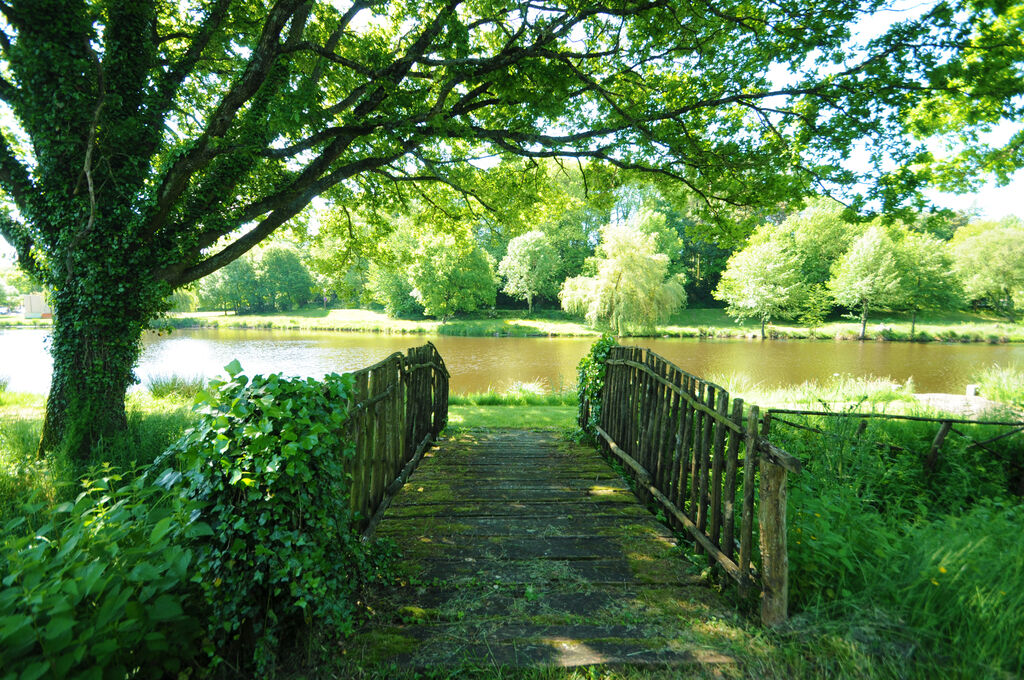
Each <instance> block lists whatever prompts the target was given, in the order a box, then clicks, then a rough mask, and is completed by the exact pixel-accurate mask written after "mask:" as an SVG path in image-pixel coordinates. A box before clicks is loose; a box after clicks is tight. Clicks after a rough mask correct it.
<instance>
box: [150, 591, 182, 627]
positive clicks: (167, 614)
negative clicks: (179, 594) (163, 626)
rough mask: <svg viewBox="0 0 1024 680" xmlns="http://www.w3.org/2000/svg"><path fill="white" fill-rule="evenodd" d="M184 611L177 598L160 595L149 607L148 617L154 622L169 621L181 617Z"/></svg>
mask: <svg viewBox="0 0 1024 680" xmlns="http://www.w3.org/2000/svg"><path fill="white" fill-rule="evenodd" d="M182 614H184V611H183V610H182V608H181V604H180V603H179V602H178V600H177V598H175V597H172V596H171V595H166V594H164V595H161V596H160V597H158V598H157V599H156V601H155V602H153V603H152V604H151V605H150V606H149V616H150V618H152V619H153V620H154V621H169V620H171V619H176V618H179V617H181V616H182Z"/></svg>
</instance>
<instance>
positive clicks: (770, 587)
mask: <svg viewBox="0 0 1024 680" xmlns="http://www.w3.org/2000/svg"><path fill="white" fill-rule="evenodd" d="M771 427H772V414H771V411H769V412H767V413H765V414H764V422H763V423H762V427H761V431H762V434H763V435H764V436H767V434H768V433H769V432H770V431H771ZM758 444H760V441H759V442H758ZM756 455H757V459H758V467H759V469H760V472H761V484H760V488H759V492H760V498H759V499H758V504H757V520H758V525H759V527H760V532H761V534H760V547H761V623H762V624H764V625H766V626H770V627H774V626H780V625H782V624H784V623H785V622H786V620H787V619H788V618H789V549H788V547H787V545H786V495H787V493H786V491H787V487H786V484H787V479H788V476H789V473H788V472H786V468H784V467H782V466H780V465H776V464H774V463H772V462H769V461H768V459H767V458H766V457H765V456H764V455H761V453H760V446H758V447H757V451H756Z"/></svg>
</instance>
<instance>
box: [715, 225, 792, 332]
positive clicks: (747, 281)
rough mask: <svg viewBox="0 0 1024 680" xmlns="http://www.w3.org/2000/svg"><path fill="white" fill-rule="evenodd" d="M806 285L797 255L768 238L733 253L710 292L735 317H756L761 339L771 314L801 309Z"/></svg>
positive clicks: (778, 241) (785, 314)
mask: <svg viewBox="0 0 1024 680" xmlns="http://www.w3.org/2000/svg"><path fill="white" fill-rule="evenodd" d="M806 289H807V285H806V284H805V283H804V282H803V279H802V277H801V276H800V262H799V259H798V258H797V256H796V255H794V254H793V253H791V252H789V251H788V250H786V248H785V247H784V244H783V243H782V242H781V241H780V240H779V239H772V240H769V241H762V242H761V243H755V244H753V245H750V246H747V247H746V248H744V249H743V250H740V251H739V252H737V253H734V254H733V256H732V257H730V258H729V264H728V265H727V266H726V269H725V272H724V273H723V274H722V278H721V279H720V280H719V283H718V288H717V289H716V290H715V293H714V295H715V297H716V298H717V299H719V300H723V301H725V303H726V304H727V305H728V306H727V307H726V308H725V311H726V313H727V314H728V315H729V316H731V317H733V318H735V319H736V320H737V321H741V320H743V319H746V318H748V317H754V318H756V319H758V320H760V322H761V339H762V340H764V326H765V324H766V323H768V322H770V321H771V320H772V318H775V317H790V318H791V317H794V316H796V315H797V314H798V313H799V312H800V311H801V303H802V302H803V301H804V298H805V293H806Z"/></svg>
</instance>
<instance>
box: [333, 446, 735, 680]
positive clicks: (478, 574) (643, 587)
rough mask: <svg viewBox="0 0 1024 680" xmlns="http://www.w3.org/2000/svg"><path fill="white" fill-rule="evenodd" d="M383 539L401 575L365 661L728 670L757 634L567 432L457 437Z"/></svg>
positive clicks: (401, 500) (376, 601) (430, 465)
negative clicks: (736, 651) (746, 629)
mask: <svg viewBox="0 0 1024 680" xmlns="http://www.w3.org/2000/svg"><path fill="white" fill-rule="evenodd" d="M377 533H378V535H379V536H387V537H390V538H392V539H393V540H394V541H395V542H396V543H397V545H398V548H399V551H400V552H401V553H402V555H403V557H402V558H401V560H400V571H401V579H400V582H401V584H402V585H400V586H397V587H392V588H387V589H384V588H381V589H377V590H375V591H373V592H372V593H370V594H369V597H368V604H369V605H370V607H371V609H372V610H373V611H374V612H375V613H376V614H375V618H374V619H372V620H371V622H370V623H369V624H368V626H367V627H366V628H365V629H364V630H362V631H361V632H359V633H358V634H357V635H356V636H355V637H354V638H353V640H352V642H351V644H350V645H349V646H348V648H347V649H346V655H348V658H349V659H352V660H353V661H356V662H359V663H374V662H381V663H385V664H397V665H398V666H399V667H413V668H427V667H434V666H464V665H467V664H469V665H475V666H480V665H487V666H491V665H494V666H519V667H524V666H579V665H592V664H615V665H643V666H665V665H668V666H673V667H677V668H678V667H679V666H691V667H693V670H698V669H704V670H708V669H709V668H717V669H719V670H724V668H723V665H724V667H732V665H733V662H732V659H731V658H730V656H729V655H728V649H729V648H730V647H731V646H733V645H735V644H736V643H737V636H739V637H741V638H742V637H744V635H743V634H741V628H742V627H743V626H742V624H741V623H739V621H738V619H737V616H736V614H735V608H734V607H733V606H732V605H730V604H729V603H727V602H725V601H724V600H723V599H722V598H721V597H720V596H719V595H718V594H716V593H715V592H714V591H712V590H711V589H710V588H709V587H707V586H706V585H704V583H703V581H701V579H700V576H699V575H700V571H701V566H700V565H699V564H698V563H696V562H695V561H688V560H686V559H685V557H684V556H683V554H682V552H681V549H680V548H679V547H677V545H676V541H675V539H674V538H673V537H672V535H671V533H670V532H669V531H668V530H667V529H666V528H665V527H664V526H662V525H661V524H660V523H659V522H658V521H657V520H656V519H655V518H654V517H653V516H652V515H651V514H650V513H649V512H648V511H647V510H646V509H645V508H644V507H642V506H641V505H640V504H639V503H638V502H637V501H636V499H635V497H634V496H633V494H632V493H631V492H630V491H629V489H628V488H627V487H626V485H625V484H624V483H623V482H622V480H621V479H620V478H619V477H618V475H616V474H615V473H614V471H613V470H612V469H611V468H610V467H609V466H608V465H607V463H605V461H603V460H602V459H601V458H600V456H599V455H598V454H597V452H596V451H595V450H594V449H592V448H588V447H582V446H576V445H572V444H569V443H566V442H564V441H558V440H556V438H555V436H554V435H553V434H552V433H545V432H536V431H528V430H504V431H502V430H490V431H485V432H484V433H483V434H481V433H476V434H474V433H465V434H461V435H458V436H457V437H456V438H454V439H450V440H447V441H444V442H443V443H442V444H441V446H440V447H439V448H436V449H434V450H433V451H431V452H430V453H428V455H427V456H426V457H425V458H424V460H423V462H422V463H421V464H420V467H419V468H418V469H417V471H416V472H415V473H414V474H413V475H412V477H411V479H410V480H409V483H408V484H406V486H405V488H404V489H403V490H402V491H401V492H400V493H399V494H398V496H397V497H396V498H395V501H394V502H393V504H392V505H391V507H390V508H389V509H388V511H387V512H386V513H385V516H384V521H383V522H381V524H380V527H379V529H378V532H377ZM680 670H681V669H680ZM698 672H699V671H698Z"/></svg>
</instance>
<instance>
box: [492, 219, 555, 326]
mask: <svg viewBox="0 0 1024 680" xmlns="http://www.w3.org/2000/svg"><path fill="white" fill-rule="evenodd" d="M558 259H559V258H558V253H556V252H555V249H554V248H552V247H551V244H550V243H548V240H547V238H546V237H545V236H544V233H543V232H540V231H537V230H534V231H528V232H526V233H525V234H523V235H522V236H517V237H515V238H514V239H512V240H511V241H509V244H508V252H507V253H506V254H505V257H504V258H503V259H502V260H501V263H500V264H499V265H498V273H499V274H501V275H502V276H503V277H504V278H505V288H504V289H503V290H504V291H505V292H506V293H508V294H509V295H511V296H512V297H515V298H519V299H521V300H526V307H527V309H528V310H529V313H530V314H533V298H534V297H535V296H537V295H539V294H541V293H545V292H547V291H548V290H549V289H550V287H551V282H552V279H553V278H554V275H555V269H556V268H557V267H558Z"/></svg>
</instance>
